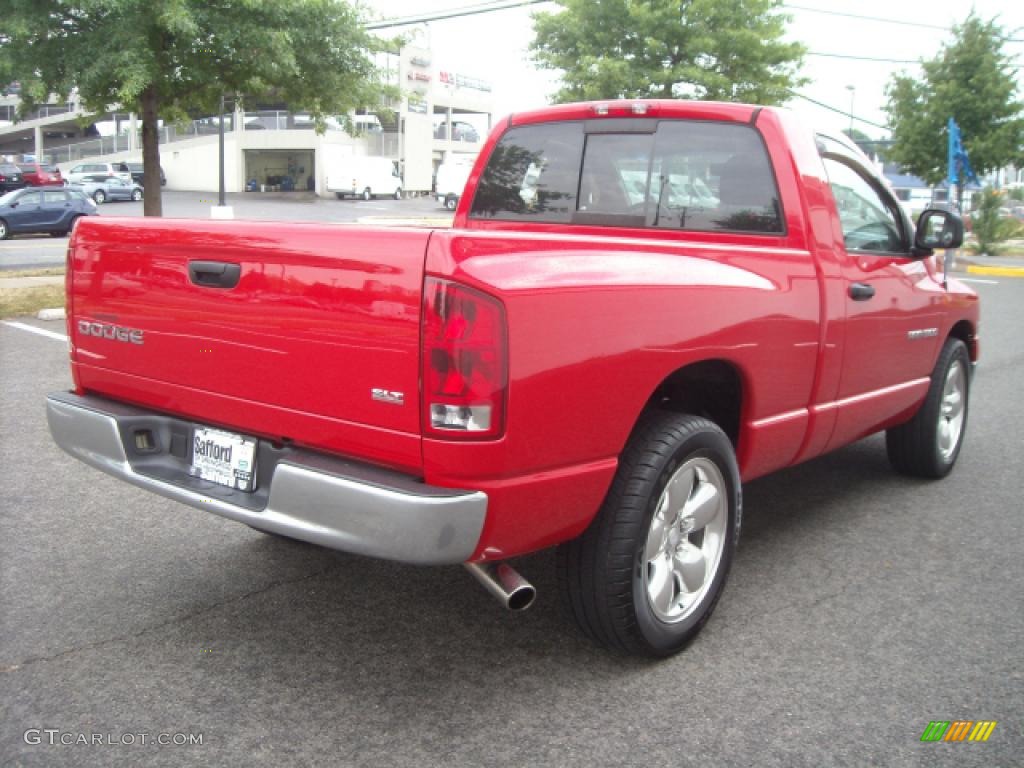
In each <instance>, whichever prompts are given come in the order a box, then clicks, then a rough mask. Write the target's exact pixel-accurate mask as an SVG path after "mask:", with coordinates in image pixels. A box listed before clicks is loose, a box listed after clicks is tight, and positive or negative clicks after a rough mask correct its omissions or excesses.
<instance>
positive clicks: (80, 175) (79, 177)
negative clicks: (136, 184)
mask: <svg viewBox="0 0 1024 768" xmlns="http://www.w3.org/2000/svg"><path fill="white" fill-rule="evenodd" d="M87 176H117V177H118V178H120V179H124V180H125V181H127V182H128V183H129V184H131V183H132V171H131V168H129V167H128V163H79V164H78V165H76V166H75V167H74V168H72V169H71V170H70V171H68V172H67V173H65V174H64V179H65V181H66V183H68V184H78V183H80V182H82V181H84V180H85V178H86V177H87Z"/></svg>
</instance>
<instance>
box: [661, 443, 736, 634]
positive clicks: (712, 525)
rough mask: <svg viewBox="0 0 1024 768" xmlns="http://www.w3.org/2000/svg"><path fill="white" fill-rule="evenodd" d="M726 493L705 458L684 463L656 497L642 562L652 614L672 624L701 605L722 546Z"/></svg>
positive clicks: (726, 518) (723, 544)
mask: <svg viewBox="0 0 1024 768" xmlns="http://www.w3.org/2000/svg"><path fill="white" fill-rule="evenodd" d="M727 499H728V491H727V489H726V484H725V479H724V478H723V477H722V473H721V471H720V470H719V468H718V467H717V466H716V465H715V464H714V462H712V461H711V460H709V459H706V458H702V457H697V458H692V459H690V460H689V461H687V462H685V463H684V464H683V465H682V466H681V467H679V469H677V470H676V472H675V473H674V474H673V475H672V477H671V479H670V480H669V481H668V483H667V484H666V485H665V490H664V491H662V494H661V497H660V498H659V499H658V503H657V506H656V507H655V510H654V515H653V516H652V518H651V524H650V527H649V529H648V531H647V543H646V546H645V547H644V552H643V563H642V567H643V569H644V579H645V587H646V592H647V602H648V604H649V605H650V607H651V610H652V611H653V612H654V614H655V616H657V617H658V618H659V619H661V620H662V621H665V622H669V623H675V622H678V621H682V620H683V619H685V618H687V617H688V616H689V615H690V614H691V613H692V611H693V610H694V609H695V608H696V607H697V606H698V605H700V603H701V601H702V600H703V598H704V595H705V594H706V593H707V591H708V588H709V587H710V586H711V583H712V582H713V581H714V578H715V574H716V573H717V572H718V566H719V564H720V563H721V560H722V552H723V550H724V548H725V540H726V530H727V527H728V520H729V514H728V501H727Z"/></svg>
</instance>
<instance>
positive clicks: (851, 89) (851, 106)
mask: <svg viewBox="0 0 1024 768" xmlns="http://www.w3.org/2000/svg"><path fill="white" fill-rule="evenodd" d="M846 90H848V91H849V92H850V141H853V97H854V96H855V95H856V94H857V89H856V88H855V87H854V86H852V85H848V86H846Z"/></svg>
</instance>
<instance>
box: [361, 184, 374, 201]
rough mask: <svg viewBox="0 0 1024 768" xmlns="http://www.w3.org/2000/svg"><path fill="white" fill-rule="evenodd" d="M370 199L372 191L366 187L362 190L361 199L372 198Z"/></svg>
mask: <svg viewBox="0 0 1024 768" xmlns="http://www.w3.org/2000/svg"><path fill="white" fill-rule="evenodd" d="M372 199H373V193H372V192H371V191H370V188H369V187H367V188H366V189H364V190H363V200H372Z"/></svg>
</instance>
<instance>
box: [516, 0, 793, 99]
mask: <svg viewBox="0 0 1024 768" xmlns="http://www.w3.org/2000/svg"><path fill="white" fill-rule="evenodd" d="M556 2H557V3H558V4H559V5H560V6H562V10H560V11H558V12H556V13H544V12H541V13H536V14H534V17H533V18H534V32H535V34H536V38H535V39H534V41H533V43H532V44H531V50H532V52H533V56H534V60H535V61H536V62H537V64H538V65H539V66H541V67H544V68H546V69H553V70H560V71H561V72H562V88H561V90H559V91H558V93H557V94H556V95H555V101H556V102H566V101H580V100H590V99H615V98H695V99H708V100H719V101H746V102H752V103H756V104H781V103H782V102H784V101H786V100H787V99H788V98H789V96H790V89H791V88H794V87H796V86H798V85H801V84H803V83H804V82H806V80H803V79H800V78H798V77H797V75H796V73H797V70H798V69H799V67H800V64H801V61H802V57H803V53H804V47H803V46H802V45H800V44H799V43H787V42H783V40H782V35H783V32H784V31H785V26H786V22H787V21H789V17H788V16H786V15H785V14H783V13H779V12H778V9H779V8H780V6H781V1H780V0H684V1H683V2H680V0H556Z"/></svg>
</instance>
